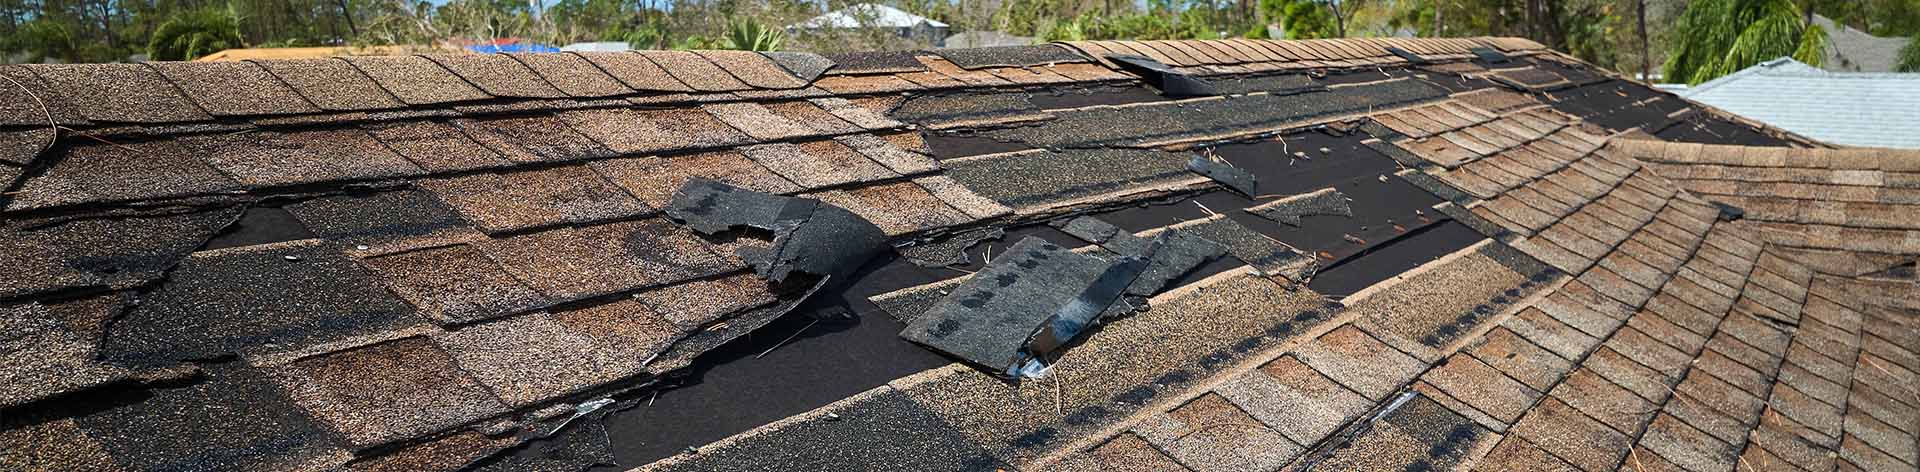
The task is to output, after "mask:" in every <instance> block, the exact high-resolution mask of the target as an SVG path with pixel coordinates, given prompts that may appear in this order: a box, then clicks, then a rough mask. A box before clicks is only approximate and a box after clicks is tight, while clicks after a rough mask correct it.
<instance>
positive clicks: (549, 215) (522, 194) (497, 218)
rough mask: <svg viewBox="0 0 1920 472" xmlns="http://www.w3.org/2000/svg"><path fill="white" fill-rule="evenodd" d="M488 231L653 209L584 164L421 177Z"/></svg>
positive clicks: (423, 183) (606, 217)
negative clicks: (495, 172) (441, 177)
mask: <svg viewBox="0 0 1920 472" xmlns="http://www.w3.org/2000/svg"><path fill="white" fill-rule="evenodd" d="M420 185H421V186H422V187H424V188H426V189H427V191H429V192H433V194H434V195H435V196H438V197H439V198H440V199H441V200H442V201H445V202H447V204H448V205H449V206H452V207H453V208H454V209H455V210H457V211H459V212H460V214H461V215H463V216H465V217H466V218H467V219H469V220H472V221H473V222H474V223H475V224H477V225H479V227H480V229H481V230H483V231H486V232H488V233H499V232H505V231H518V230H524V229H530V228H539V227H545V226H553V225H557V224H565V223H573V224H581V223H592V222H596V221H605V220H611V219H617V218H626V217H632V216H638V215H644V214H648V213H652V212H653V211H654V209H653V208H651V207H648V206H647V205H646V204H644V203H640V201H638V200H635V199H634V198H633V197H632V196H630V195H628V194H627V193H626V192H625V191H622V190H620V188H619V187H615V186H614V185H613V184H612V183H611V182H608V181H607V180H606V179H605V178H603V177H601V176H600V174H599V173H597V172H594V171H593V169H591V168H589V167H587V166H584V165H574V166H567V167H554V168H548V169H540V170H526V171H516V172H506V173H498V174H494V173H485V174H473V175H467V176H463V177H454V178H450V179H434V180H425V181H421V182H420Z"/></svg>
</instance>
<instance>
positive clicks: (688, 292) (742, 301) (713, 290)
mask: <svg viewBox="0 0 1920 472" xmlns="http://www.w3.org/2000/svg"><path fill="white" fill-rule="evenodd" d="M633 298H634V300H637V301H639V302H640V303H641V304H644V305H646V306H648V307H650V308H652V310H653V312H654V313H659V314H660V315H661V316H663V317H664V318H665V319H666V321H667V322H669V323H672V324H673V325H674V326H675V327H677V329H680V330H683V331H696V330H699V329H703V328H705V327H707V326H708V325H711V324H713V323H714V322H716V321H720V320H722V319H724V318H726V317H728V316H730V315H734V314H737V313H739V312H740V311H742V310H746V309H749V308H757V307H761V306H766V305H769V304H772V303H773V302H774V301H776V300H775V297H774V294H773V292H771V291H769V287H768V286H767V282H766V280H763V279H761V278H759V277H758V276H755V275H753V274H749V273H739V274H734V275H730V276H726V277H721V278H717V279H705V280H695V281H692V282H686V283H679V284H674V285H668V286H665V287H660V288H655V289H652V290H647V291H645V292H640V293H637V294H634V296H633Z"/></svg>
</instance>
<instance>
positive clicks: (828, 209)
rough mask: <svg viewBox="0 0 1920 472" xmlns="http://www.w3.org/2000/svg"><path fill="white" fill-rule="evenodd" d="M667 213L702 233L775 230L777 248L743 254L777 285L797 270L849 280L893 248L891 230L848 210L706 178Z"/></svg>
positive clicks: (685, 190)
mask: <svg viewBox="0 0 1920 472" xmlns="http://www.w3.org/2000/svg"><path fill="white" fill-rule="evenodd" d="M667 215H668V216H670V217H672V218H673V219H674V220H676V221H680V222H683V223H685V224H687V226H690V227H692V228H693V229H694V230H695V231H698V232H700V233H702V234H709V235H710V234H715V233H719V232H723V231H727V230H732V229H740V228H752V229H757V230H761V231H768V232H771V233H772V234H773V244H772V245H771V247H743V248H741V249H739V251H738V252H739V256H740V258H741V259H743V260H745V261H746V262H747V263H748V264H751V265H753V267H754V271H755V272H756V273H758V274H759V275H760V276H761V277H765V278H767V279H768V280H771V281H773V282H774V283H776V284H779V283H782V282H784V281H785V280H787V278H788V276H789V275H790V274H792V273H794V272H801V273H807V274H813V275H819V276H825V277H828V278H830V279H834V280H840V279H845V278H847V277H848V276H850V275H852V274H853V272H854V271H855V270H858V269H859V268H860V266H861V265H864V264H866V262H867V259H870V258H872V257H873V256H874V255H877V254H879V253H880V251H882V250H884V249H886V247H887V235H886V233H885V232H883V231H881V230H880V228H879V227H878V226H874V224H873V223H872V222H869V221H867V220H866V219H864V218H861V217H860V215H857V214H854V213H853V212H851V211H847V210H846V209H844V208H840V207H837V206H833V205H830V204H827V203H824V202H821V201H819V200H814V199H809V198H799V197H786V196H780V195H773V194H769V193H763V192H758V191H753V190H748V189H744V188H740V187H735V186H732V185H728V184H725V183H721V182H718V181H713V180H708V179H705V178H697V177H696V178H693V179H689V180H687V182H686V183H685V184H684V185H682V186H681V187H680V190H679V191H677V192H675V193H674V196H673V202H672V203H671V204H670V206H669V207H668V209H667Z"/></svg>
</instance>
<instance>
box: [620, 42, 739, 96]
mask: <svg viewBox="0 0 1920 472" xmlns="http://www.w3.org/2000/svg"><path fill="white" fill-rule="evenodd" d="M638 54H640V55H642V56H646V58H647V59H649V60H652V61H653V62H654V63H655V64H659V65H660V67H661V68H663V69H666V72H667V74H669V75H672V76H673V78H675V79H679V80H680V82H682V83H685V84H687V85H688V86H690V87H693V89H694V90H699V91H702V92H732V91H736V90H747V89H751V88H753V86H751V85H747V84H745V83H741V82H740V79H737V78H734V77H733V74H729V73H727V71H726V69H721V68H720V66H717V65H714V63H713V62H712V61H708V60H707V59H706V58H704V57H700V55H699V54H694V53H691V52H687V51H639V52H638ZM629 85H631V84H629ZM634 88H640V87H637V86H636V87H634Z"/></svg>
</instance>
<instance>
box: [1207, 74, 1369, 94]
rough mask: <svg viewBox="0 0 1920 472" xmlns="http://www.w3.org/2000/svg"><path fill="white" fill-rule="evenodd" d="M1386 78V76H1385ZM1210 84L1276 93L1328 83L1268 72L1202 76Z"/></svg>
mask: <svg viewBox="0 0 1920 472" xmlns="http://www.w3.org/2000/svg"><path fill="white" fill-rule="evenodd" d="M1383 78H1384V77H1383ZM1200 80H1203V81H1205V82H1207V84H1208V85H1209V86H1212V87H1213V89H1214V90H1215V91H1217V92H1220V93H1226V94H1241V93H1253V92H1267V93H1272V94H1276V95H1286V94H1293V93H1300V92H1305V91H1309V90H1320V89H1324V88H1325V87H1326V86H1327V83H1325V82H1322V81H1317V80H1314V78H1313V77H1311V76H1308V75H1307V74H1267V75H1254V76H1237V77H1236V76H1222V77H1206V78H1202V79H1200Z"/></svg>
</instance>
